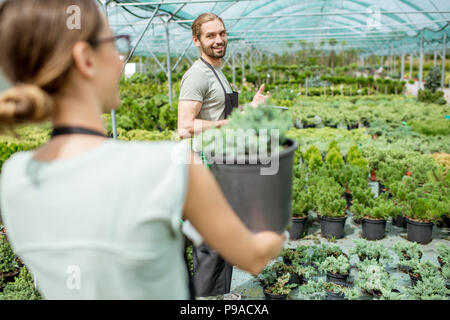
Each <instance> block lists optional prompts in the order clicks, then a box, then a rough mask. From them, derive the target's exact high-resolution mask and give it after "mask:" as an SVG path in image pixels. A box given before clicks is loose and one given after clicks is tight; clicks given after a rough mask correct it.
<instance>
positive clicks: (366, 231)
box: [362, 218, 386, 240]
mask: <svg viewBox="0 0 450 320" xmlns="http://www.w3.org/2000/svg"><path fill="white" fill-rule="evenodd" d="M385 232H386V220H384V219H382V220H375V219H368V218H364V219H363V221H362V234H363V237H364V238H366V239H367V240H380V239H383V238H384V235H385Z"/></svg>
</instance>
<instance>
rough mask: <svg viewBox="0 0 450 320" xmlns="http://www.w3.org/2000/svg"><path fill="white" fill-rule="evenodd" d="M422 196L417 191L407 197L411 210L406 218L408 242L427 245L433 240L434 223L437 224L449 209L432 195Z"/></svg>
mask: <svg viewBox="0 0 450 320" xmlns="http://www.w3.org/2000/svg"><path fill="white" fill-rule="evenodd" d="M420 196H421V195H420V194H419V193H418V192H417V190H416V192H414V193H411V194H409V195H408V196H407V201H408V204H409V206H410V208H411V210H410V214H409V216H408V217H407V218H406V221H407V231H408V240H409V241H414V242H418V243H422V244H427V243H429V242H430V241H431V240H432V236H433V223H437V222H438V221H439V219H440V218H441V216H442V215H443V214H444V213H445V210H448V208H446V206H445V203H442V202H441V201H438V200H436V199H433V198H432V195H429V196H428V197H423V198H422V197H420Z"/></svg>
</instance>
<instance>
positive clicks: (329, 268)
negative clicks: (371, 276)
mask: <svg viewBox="0 0 450 320" xmlns="http://www.w3.org/2000/svg"><path fill="white" fill-rule="evenodd" d="M317 266H318V267H319V271H321V272H330V273H334V274H341V275H344V274H349V272H350V262H349V260H348V258H347V257H346V256H344V255H340V256H338V257H337V258H336V257H334V256H330V257H327V258H326V259H325V260H324V261H323V262H321V263H320V264H317Z"/></svg>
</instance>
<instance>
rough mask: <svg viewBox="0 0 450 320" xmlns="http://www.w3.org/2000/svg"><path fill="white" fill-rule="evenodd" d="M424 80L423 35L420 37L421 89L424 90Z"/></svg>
mask: <svg viewBox="0 0 450 320" xmlns="http://www.w3.org/2000/svg"><path fill="white" fill-rule="evenodd" d="M422 80H423V33H421V35H420V62H419V88H420V89H421V88H422Z"/></svg>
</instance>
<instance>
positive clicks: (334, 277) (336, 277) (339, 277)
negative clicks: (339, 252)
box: [327, 272, 348, 285]
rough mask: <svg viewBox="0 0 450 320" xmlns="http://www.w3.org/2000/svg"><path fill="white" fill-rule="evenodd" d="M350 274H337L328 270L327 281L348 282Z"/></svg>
mask: <svg viewBox="0 0 450 320" xmlns="http://www.w3.org/2000/svg"><path fill="white" fill-rule="evenodd" d="M347 278H348V274H335V273H332V272H327V282H332V283H335V284H340V285H342V284H344V285H346V284H347Z"/></svg>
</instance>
